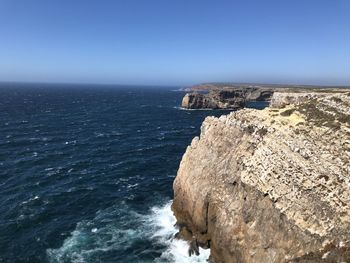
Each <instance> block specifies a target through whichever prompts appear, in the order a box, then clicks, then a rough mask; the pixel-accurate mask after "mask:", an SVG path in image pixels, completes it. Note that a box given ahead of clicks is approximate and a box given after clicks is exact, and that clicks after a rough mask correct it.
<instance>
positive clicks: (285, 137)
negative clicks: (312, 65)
mask: <svg viewBox="0 0 350 263" xmlns="http://www.w3.org/2000/svg"><path fill="white" fill-rule="evenodd" d="M172 208H173V211H174V213H175V216H176V218H177V221H178V225H179V227H180V232H179V236H181V237H182V238H185V239H191V238H192V239H193V238H195V239H196V240H197V243H198V244H199V245H200V246H202V247H210V249H211V260H212V262H215V263H221V262H223V263H234V262H264V263H265V262H350V230H349V229H350V93H346V92H345V93H324V92H322V93H317V92H314V93H310V94H304V96H301V94H299V93H298V94H294V93H289V94H287V93H283V94H282V93H279V92H275V94H274V95H273V99H272V105H271V106H270V107H269V108H266V109H264V110H260V111H259V110H254V109H243V110H240V111H236V112H232V113H231V114H229V115H227V116H221V117H220V118H214V117H207V118H206V119H205V121H204V123H203V125H202V127H201V134H200V137H195V138H194V139H193V141H192V143H191V145H190V146H189V147H188V148H187V150H186V153H185V154H184V156H183V158H182V161H181V164H180V167H179V170H178V174H177V177H176V179H175V181H174V201H173V206H172Z"/></svg>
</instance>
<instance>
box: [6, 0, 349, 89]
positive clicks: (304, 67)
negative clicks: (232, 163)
mask: <svg viewBox="0 0 350 263" xmlns="http://www.w3.org/2000/svg"><path fill="white" fill-rule="evenodd" d="M0 81H20V82H65V83H106V84H113V83H115V84H145V85H191V84H196V83H203V82H246V83H248V82H249V83H251V82H255V83H290V84H322V85H350V1H349V0H263V1H262V0H239V1H235V0H231V1H229V0H215V1H213V0H210V1H209V0H172V1H171V0H110V1H109V0H104V1H101V0H94V1H93V0H0Z"/></svg>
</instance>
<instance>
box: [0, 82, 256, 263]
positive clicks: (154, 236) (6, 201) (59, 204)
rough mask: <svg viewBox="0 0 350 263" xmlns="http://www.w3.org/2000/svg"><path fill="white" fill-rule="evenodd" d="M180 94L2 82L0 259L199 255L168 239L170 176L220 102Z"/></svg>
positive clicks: (178, 258) (204, 255)
mask: <svg viewBox="0 0 350 263" xmlns="http://www.w3.org/2000/svg"><path fill="white" fill-rule="evenodd" d="M182 96H183V93H181V92H175V91H172V90H171V89H169V88H151V87H149V88H144V87H106V86H69V85H65V86H62V85H48V86H47V85H20V86H19V85H15V84H11V85H5V84H2V85H1V86H0V262H128V263H130V262H206V259H207V257H208V254H209V251H204V250H201V256H200V257H191V258H188V256H187V247H186V243H185V242H183V241H179V240H173V235H174V233H176V229H175V228H174V223H175V218H174V217H173V215H172V213H171V210H170V204H171V198H172V182H173V180H174V178H175V175H176V171H177V168H178V165H179V162H180V160H181V157H182V155H183V153H184V151H185V149H186V146H187V145H188V144H189V143H190V141H191V139H192V138H193V137H194V136H196V135H198V134H199V128H200V124H201V122H202V121H203V119H204V118H205V117H206V116H207V115H216V116H218V115H221V114H224V113H226V112H225V111H186V110H180V109H179V108H178V106H179V105H180V102H181V98H182ZM255 106H258V107H260V106H262V105H260V104H259V105H255Z"/></svg>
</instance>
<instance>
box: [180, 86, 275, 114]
mask: <svg viewBox="0 0 350 263" xmlns="http://www.w3.org/2000/svg"><path fill="white" fill-rule="evenodd" d="M272 94H273V90H272V89H266V88H247V87H245V88H230V89H222V90H211V91H209V93H207V94H203V93H198V92H192V93H187V94H186V95H185V96H184V98H183V100H182V107H183V108H187V109H205V108H210V109H237V108H242V107H243V106H244V104H245V102H247V101H268V100H270V98H271V96H272Z"/></svg>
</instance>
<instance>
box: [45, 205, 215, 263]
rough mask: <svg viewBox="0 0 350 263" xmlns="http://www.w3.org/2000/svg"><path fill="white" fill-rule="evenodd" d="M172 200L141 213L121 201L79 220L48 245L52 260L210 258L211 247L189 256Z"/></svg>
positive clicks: (174, 262)
mask: <svg viewBox="0 0 350 263" xmlns="http://www.w3.org/2000/svg"><path fill="white" fill-rule="evenodd" d="M175 222H176V219H175V217H174V215H173V213H172V211H171V202H168V203H166V204H165V205H163V206H161V207H153V208H152V209H151V210H150V212H149V213H148V214H139V213H137V212H135V211H134V210H130V208H129V207H128V206H127V205H126V204H125V203H122V205H121V206H118V207H112V208H110V209H107V210H106V211H103V212H99V213H97V215H96V217H95V218H94V219H93V220H90V221H83V222H80V223H78V224H77V227H76V229H75V230H74V231H73V232H72V233H71V236H70V237H69V238H67V239H66V240H65V241H64V242H63V245H62V246H61V247H60V248H57V249H48V250H47V256H48V259H49V262H96V261H98V262H135V263H136V262H140V263H141V262H143V263H146V262H156V263H170V262H172V263H180V262H181V263H187V262H188V263H195V262H196V263H201V262H203V263H204V262H207V259H208V257H209V254H210V251H209V250H204V249H201V248H200V255H199V256H192V257H189V256H188V244H187V242H186V241H183V240H178V239H175V238H174V235H175V234H176V232H177V231H178V230H177V229H176V227H175V226H174V225H175Z"/></svg>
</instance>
